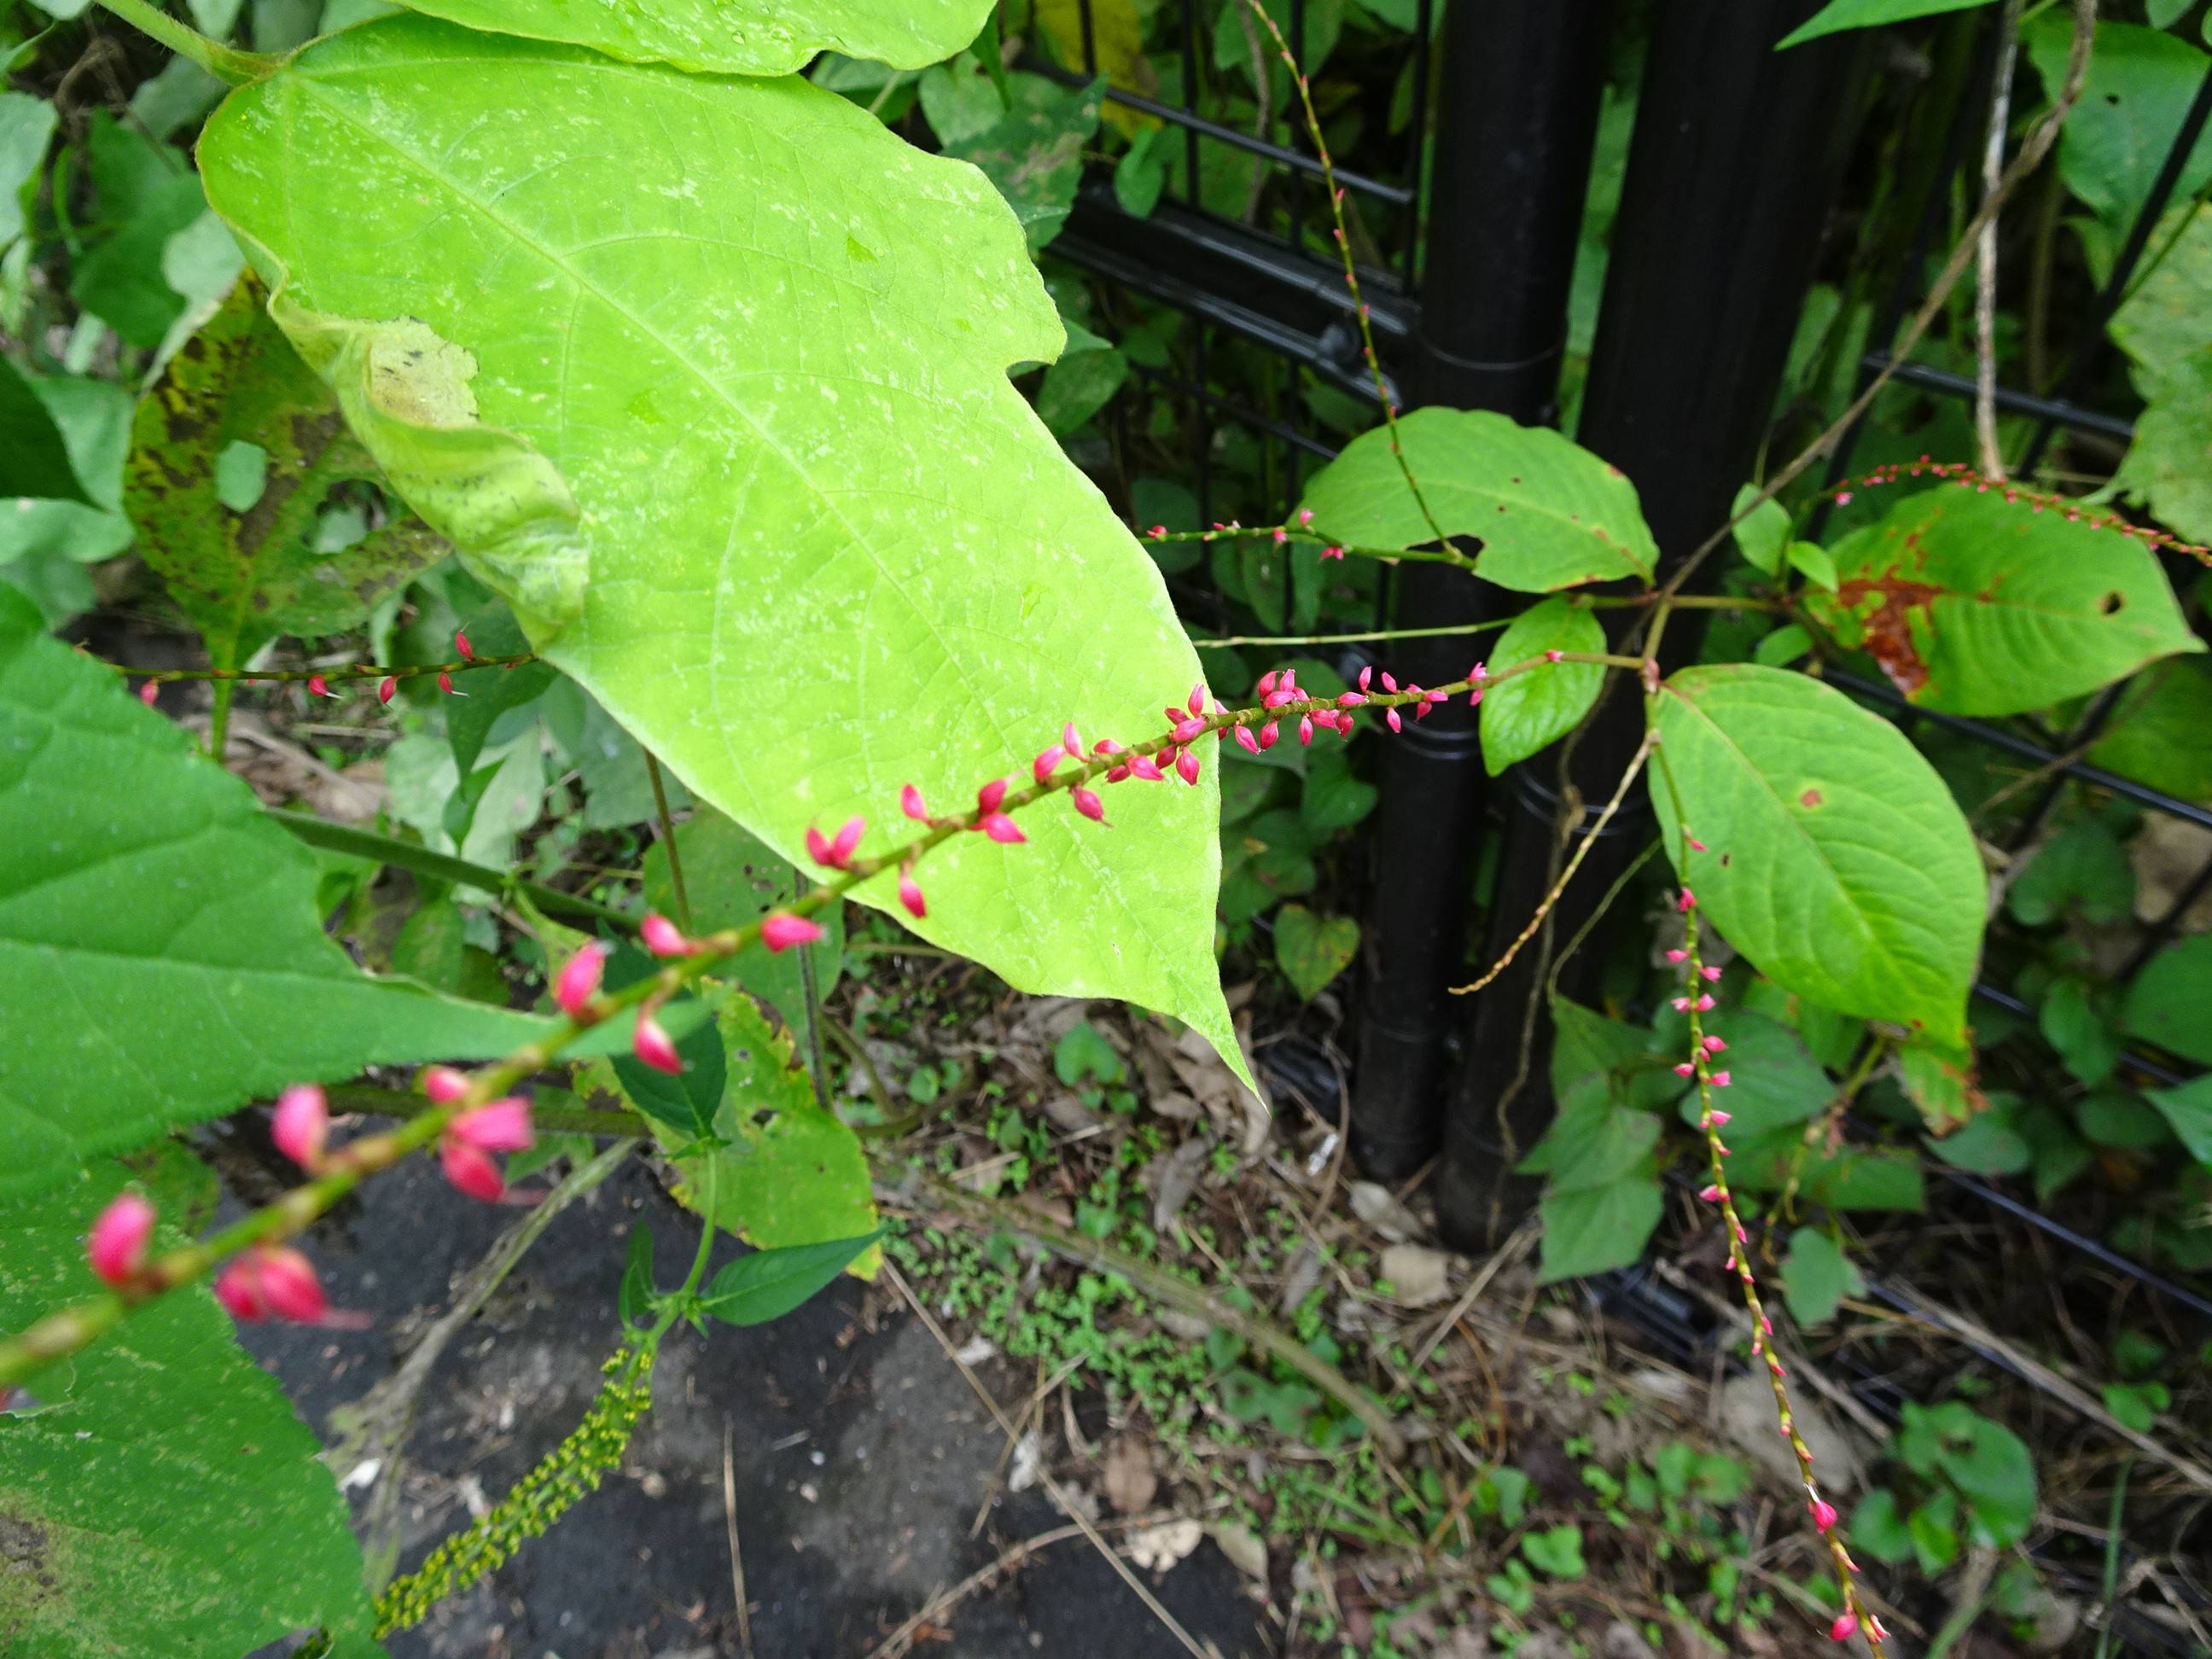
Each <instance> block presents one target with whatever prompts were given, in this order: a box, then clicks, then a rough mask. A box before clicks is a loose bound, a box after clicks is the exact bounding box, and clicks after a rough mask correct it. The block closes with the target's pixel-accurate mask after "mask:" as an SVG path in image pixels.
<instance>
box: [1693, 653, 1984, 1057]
mask: <svg viewBox="0 0 2212 1659" xmlns="http://www.w3.org/2000/svg"><path fill="white" fill-rule="evenodd" d="M1652 724H1653V726H1655V728H1656V730H1657V732H1658V733H1659V738H1660V743H1661V746H1660V749H1659V750H1658V752H1657V754H1656V756H1655V757H1653V764H1652V767H1651V769H1650V792H1651V799H1652V805H1653V806H1654V807H1655V808H1656V811H1657V812H1658V815H1659V820H1660V823H1661V825H1662V830H1663V833H1664V835H1665V838H1666V845H1667V850H1668V856H1669V858H1670V859H1672V860H1673V861H1674V867H1675V869H1676V870H1677V871H1678V872H1680V875H1681V878H1682V880H1683V882H1684V884H1686V886H1688V887H1690V888H1691V889H1692V890H1694V892H1695V893H1696V895H1697V897H1698V901H1699V903H1700V905H1702V906H1703V908H1704V910H1705V915H1708V916H1709V917H1710V918H1711V920H1712V921H1713V924H1714V925H1715V926H1716V927H1718V928H1719V929H1720V930H1721V932H1722V933H1723V935H1724V936H1725V937H1726V938H1727V939H1728V940H1729V943H1731V944H1732V945H1735V947H1736V948H1737V949H1738V950H1740V951H1742V952H1743V953H1744V954H1745V955H1746V956H1747V957H1750V958H1751V960H1752V961H1753V963H1755V964H1757V966H1758V967H1759V969H1760V971H1762V972H1763V973H1765V975H1767V976H1768V977H1770V978H1771V979H1773V980H1775V981H1778V982H1779V983H1780V984H1781V985H1783V986H1784V987H1785V988H1787V989H1790V990H1793V991H1797V992H1800V993H1802V994H1804V995H1806V996H1808V997H1811V998H1813V999H1814V1000H1817V1001H1820V1002H1825V1003H1826V1004H1828V1005H1829V1006H1831V1007H1834V1008H1838V1009H1841V1010H1843V1011H1844V1012H1847V1013H1855V1014H1863V1015H1865V1016H1867V1017H1868V1018H1875V1019H1888V1020H1894V1021H1896V1022H1898V1023H1899V1024H1903V1025H1906V1026H1909V1027H1911V1028H1913V1029H1915V1030H1921V1031H1923V1032H1925V1033H1926V1034H1927V1035H1929V1036H1931V1037H1934V1038H1936V1040H1938V1041H1940V1042H1950V1043H1955V1042H1960V1040H1962V1038H1963V1036H1964V1031H1965V1026H1966V992H1967V989H1968V987H1969V986H1970V985H1971V983H1972V979H1973V973H1974V964H1975V960H1976V957H1978V954H1979V950H1980V944H1981V933H1982V917H1983V912H1984V907H1985V902H1986V901H1985V899H1984V893H1985V891H1986V890H1987V885H1988V884H1987V879H1986V878H1985V877H1984V873H1983V871H1982V861H1981V856H1980V854H1978V852H1977V851H1976V850H1975V847H1974V840H1973V836H1972V833H1971V832H1970V831H1969V830H1968V829H1967V828H1966V819H1965V818H1964V817H1962V816H1961V815H1960V811H1959V808H1958V805H1957V804H1956V802H1954V800H1953V799H1952V797H1951V793H1950V791H1949V790H1948V788H1946V787H1944V784H1943V781H1942V779H1941V778H1940V777H1938V776H1937V775H1936V771H1935V769H1934V768H1933V767H1931V766H1929V763H1927V761H1926V760H1925V759H1923V757H1921V755H1920V753H1919V751H1918V750H1916V749H1914V748H1913V746H1912V744H1911V742H1910V741H1909V740H1908V739H1907V738H1905V735H1904V733H1902V732H1899V730H1898V729H1897V728H1896V727H1895V726H1892V725H1891V724H1890V723H1889V722H1888V721H1887V720H1881V719H1880V718H1879V717H1877V716H1875V715H1874V714H1869V713H1868V712H1867V711H1866V710H1865V709H1863V708H1860V707H1858V705H1857V704H1856V703H1854V702H1851V701H1850V699H1849V698H1848V697H1846V696H1844V695H1843V694H1842V693H1841V692H1839V691H1837V690H1833V689H1832V688H1831V687H1828V686H1825V685H1822V684H1819V683H1818V682H1816V681H1814V680H1812V679H1809V678H1807V677H1806V676H1804V675H1802V674H1796V673H1789V672H1785V671H1781V670H1778V669H1771V668H1758V667H1753V666H1749V665H1714V666H1711V667H1703V668H1690V669H1685V670H1683V671H1681V672H1680V673H1678V674H1675V675H1674V677H1673V678H1670V679H1669V680H1668V681H1667V682H1666V684H1664V685H1662V687H1661V688H1660V690H1659V693H1658V695H1657V696H1656V697H1655V698H1653V699H1652ZM1685 825H1686V826H1687V831H1688V833H1689V834H1690V835H1692V836H1696V837H1697V838H1698V839H1699V841H1701V842H1704V843H1705V846H1706V848H1707V849H1708V850H1706V851H1705V852H1702V853H1701V852H1696V851H1694V850H1692V849H1691V848H1689V847H1688V846H1687V845H1686V842H1684V839H1683V834H1684V826H1685Z"/></svg>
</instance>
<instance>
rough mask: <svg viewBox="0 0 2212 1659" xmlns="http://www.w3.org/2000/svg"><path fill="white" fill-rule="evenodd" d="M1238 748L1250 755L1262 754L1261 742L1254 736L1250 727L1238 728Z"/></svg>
mask: <svg viewBox="0 0 2212 1659" xmlns="http://www.w3.org/2000/svg"><path fill="white" fill-rule="evenodd" d="M1237 747H1238V748H1239V749H1242V750H1243V751H1244V752H1245V753H1246V754H1248V755H1256V754H1258V753H1259V752H1260V740H1259V739H1258V738H1255V737H1254V736H1253V735H1252V728H1251V727H1250V726H1238V727H1237Z"/></svg>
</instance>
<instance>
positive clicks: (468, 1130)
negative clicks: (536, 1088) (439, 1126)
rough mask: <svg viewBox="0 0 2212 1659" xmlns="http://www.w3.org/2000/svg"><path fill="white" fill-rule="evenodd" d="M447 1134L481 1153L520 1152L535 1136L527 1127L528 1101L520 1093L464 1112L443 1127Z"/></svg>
mask: <svg viewBox="0 0 2212 1659" xmlns="http://www.w3.org/2000/svg"><path fill="white" fill-rule="evenodd" d="M446 1133H447V1134H449V1135H451V1136H453V1138H454V1139H457V1140H465V1141H466V1142H467V1143H468V1144H469V1145H470V1146H473V1147H475V1148H476V1149H477V1151H478V1152H520V1151H521V1150H522V1149H523V1148H524V1147H526V1146H533V1145H535V1144H536V1142H537V1139H538V1137H537V1136H536V1135H535V1134H533V1133H532V1132H531V1128H530V1103H529V1102H528V1101H526V1100H525V1099H524V1098H523V1097H521V1096H520V1095H508V1096H507V1097H505V1098H504V1099H501V1100H495V1101H493V1102H491V1103H489V1105H484V1106H479V1107H477V1108H476V1109H475V1110H473V1111H467V1112H463V1113H462V1114H461V1115H459V1117H457V1118H455V1119H454V1120H453V1121H452V1122H451V1123H448V1124H447V1126H446Z"/></svg>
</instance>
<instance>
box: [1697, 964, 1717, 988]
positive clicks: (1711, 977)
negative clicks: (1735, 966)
mask: <svg viewBox="0 0 2212 1659" xmlns="http://www.w3.org/2000/svg"><path fill="white" fill-rule="evenodd" d="M1698 971H1699V973H1700V974H1702V975H1705V981H1706V983H1708V984H1713V983H1717V981H1719V979H1720V976H1721V970H1720V969H1717V968H1711V967H1707V968H1700V969H1698Z"/></svg>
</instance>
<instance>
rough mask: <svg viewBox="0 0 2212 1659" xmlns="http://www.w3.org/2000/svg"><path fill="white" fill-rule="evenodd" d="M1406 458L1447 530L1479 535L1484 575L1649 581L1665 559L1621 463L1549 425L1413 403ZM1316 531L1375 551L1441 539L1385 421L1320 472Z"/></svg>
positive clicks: (1404, 434)
mask: <svg viewBox="0 0 2212 1659" xmlns="http://www.w3.org/2000/svg"><path fill="white" fill-rule="evenodd" d="M1398 436H1399V441H1400V442H1401V444H1402V445H1403V447H1404V450H1405V456H1406V461H1407V465H1409V466H1411V467H1412V469H1413V476H1414V477H1416V478H1418V479H1419V480H1420V484H1421V496H1422V499H1423V500H1425V501H1427V502H1428V505H1429V510H1430V511H1431V512H1432V513H1435V514H1436V518H1437V524H1438V526H1440V527H1441V528H1442V529H1443V532H1444V533H1445V534H1446V535H1447V536H1470V537H1475V538H1480V541H1481V543H1482V551H1481V553H1480V555H1479V568H1480V571H1481V574H1482V575H1483V576H1484V577H1485V579H1486V580H1490V581H1493V582H1496V583H1497V584H1498V586H1501V587H1510V588H1514V589H1516V590H1518V591H1520V592H1524V593H1548V592H1552V591H1553V590H1554V589H1557V588H1562V587H1574V586H1579V585H1580V584H1582V583H1583V582H1593V581H1607V580H1612V579H1613V578H1616V577H1621V576H1639V577H1642V578H1644V580H1650V576H1651V572H1652V568H1653V566H1654V564H1655V563H1656V560H1657V558H1658V549H1657V546H1656V544H1655V543H1654V542H1653V541H1652V539H1651V532H1650V529H1649V528H1648V527H1647V526H1645V524H1644V514H1643V511H1642V509H1641V508H1640V507H1639V506H1638V502H1637V498H1636V487H1635V486H1634V485H1633V484H1632V483H1629V482H1628V480H1627V478H1626V477H1625V476H1624V475H1623V474H1622V473H1621V472H1620V470H1619V469H1618V468H1616V467H1613V466H1610V465H1607V463H1605V462H1604V461H1601V460H1600V459H1598V458H1597V457H1596V456H1595V455H1593V454H1591V453H1589V451H1588V450H1586V449H1583V448H1579V447H1577V446H1576V445H1574V444H1572V443H1570V442H1569V441H1567V440H1566V439H1565V438H1563V437H1561V436H1560V435H1559V434H1558V433H1556V432H1553V431H1552V430H1551V429H1550V428H1545V427H1524V426H1520V425H1517V424H1516V423H1515V422H1512V421H1510V420H1509V419H1507V418H1506V417H1505V416H1503V415H1499V414H1496V413H1494V412H1492V411H1491V410H1464V409H1443V408H1434V407H1432V408H1429V409H1419V410H1414V411H1413V413H1412V414H1410V415H1408V416H1405V417H1404V418H1402V419H1401V420H1400V421H1399V422H1398ZM1304 505H1305V507H1308V508H1310V510H1311V511H1312V513H1313V514H1314V528H1315V529H1316V531H1318V532H1321V533H1322V534H1323V535H1326V536H1329V537H1331V538H1334V539H1335V540H1338V541H1341V542H1351V543H1354V544H1359V545H1363V546H1369V547H1395V548H1412V547H1419V546H1420V545H1421V544H1424V543H1425V542H1430V541H1433V540H1434V539H1435V532H1432V531H1431V529H1430V528H1429V526H1428V521H1427V520H1425V519H1424V518H1423V517H1422V516H1421V510H1420V506H1419V502H1417V501H1415V500H1414V498H1413V492H1412V491H1411V490H1409V489H1407V487H1406V478H1405V474H1404V473H1403V472H1402V471H1400V468H1399V465H1398V460H1397V458H1396V457H1395V455H1393V454H1392V453H1391V449H1390V435H1389V431H1388V430H1387V429H1385V428H1379V427H1378V428H1375V429H1374V430H1372V431H1369V432H1364V433H1362V434H1360V435H1359V436H1358V437H1357V438H1354V439H1353V440H1352V441H1351V442H1350V443H1349V444H1347V445H1346V447H1345V449H1344V453H1342V454H1340V455H1339V456H1338V457H1337V458H1336V459H1334V461H1331V462H1330V463H1329V464H1328V465H1327V466H1325V467H1323V468H1322V470H1321V471H1319V472H1317V473H1316V474H1315V475H1314V479H1313V482H1312V483H1311V484H1310V485H1309V486H1308V487H1307V489H1306V495H1305V501H1304Z"/></svg>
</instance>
